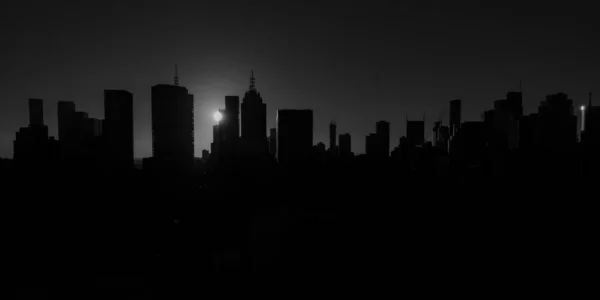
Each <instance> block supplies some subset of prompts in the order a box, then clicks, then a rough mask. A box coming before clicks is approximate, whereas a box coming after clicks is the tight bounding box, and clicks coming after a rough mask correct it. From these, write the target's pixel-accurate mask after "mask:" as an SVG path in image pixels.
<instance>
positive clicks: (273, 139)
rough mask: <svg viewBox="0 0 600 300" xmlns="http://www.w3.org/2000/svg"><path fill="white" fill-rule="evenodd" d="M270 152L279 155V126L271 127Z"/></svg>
mask: <svg viewBox="0 0 600 300" xmlns="http://www.w3.org/2000/svg"><path fill="white" fill-rule="evenodd" d="M269 154H271V155H273V156H275V157H276V156H277V128H271V130H270V134H269Z"/></svg>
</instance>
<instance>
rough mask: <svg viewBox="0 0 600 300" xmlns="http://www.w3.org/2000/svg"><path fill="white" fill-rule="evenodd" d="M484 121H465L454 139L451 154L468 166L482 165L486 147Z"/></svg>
mask: <svg viewBox="0 0 600 300" xmlns="http://www.w3.org/2000/svg"><path fill="white" fill-rule="evenodd" d="M485 133H486V127H485V123H484V122H474V121H470V122H464V123H462V125H461V130H460V132H459V133H457V135H456V136H455V138H454V139H453V141H452V147H451V151H452V152H451V154H452V155H453V156H454V157H457V158H458V159H459V160H460V161H461V162H462V163H463V164H464V165H466V166H476V165H479V166H480V165H481V164H482V163H483V160H484V153H485V147H486V137H485Z"/></svg>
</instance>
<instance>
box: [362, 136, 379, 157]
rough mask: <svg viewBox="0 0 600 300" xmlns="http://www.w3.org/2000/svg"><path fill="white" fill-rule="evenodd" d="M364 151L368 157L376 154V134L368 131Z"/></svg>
mask: <svg viewBox="0 0 600 300" xmlns="http://www.w3.org/2000/svg"><path fill="white" fill-rule="evenodd" d="M365 153H366V154H367V155H368V156H369V157H375V156H377V134H375V133H369V134H367V136H366V137H365Z"/></svg>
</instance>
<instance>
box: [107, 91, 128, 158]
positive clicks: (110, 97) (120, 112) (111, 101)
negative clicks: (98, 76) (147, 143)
mask: <svg viewBox="0 0 600 300" xmlns="http://www.w3.org/2000/svg"><path fill="white" fill-rule="evenodd" d="M103 131H104V137H105V141H106V150H107V158H108V161H109V163H110V164H111V167H115V168H124V169H129V168H133V94H132V93H130V92H128V91H124V90H105V91H104V129H103Z"/></svg>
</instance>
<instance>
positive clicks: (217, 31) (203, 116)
mask: <svg viewBox="0 0 600 300" xmlns="http://www.w3.org/2000/svg"><path fill="white" fill-rule="evenodd" d="M294 2H295V4H290V3H287V1H275V2H274V3H267V2H262V1H243V2H237V1H189V2H188V1H186V2H176V1H160V2H152V3H150V1H134V2H131V1H129V2H128V1H24V0H19V1H6V0H5V1H2V2H1V4H0V25H1V29H0V33H1V36H2V41H1V43H2V44H1V45H0V46H1V47H0V70H1V71H0V157H12V153H13V149H12V141H13V140H14V137H15V132H16V131H17V130H18V128H19V127H21V126H26V125H27V124H28V114H27V99H28V98H32V97H39V98H42V99H44V100H45V102H44V104H45V106H44V109H45V111H44V116H45V122H46V124H48V125H49V127H50V133H51V135H57V117H56V103H57V101H59V100H70V101H75V103H76V106H77V109H78V110H83V111H87V112H89V113H90V116H92V117H98V118H103V117H104V112H103V99H102V97H103V90H104V89H127V90H129V91H131V92H132V93H134V105H135V107H134V110H135V112H134V113H135V155H136V157H145V156H149V155H150V154H151V142H150V140H151V139H150V137H151V133H150V122H151V120H150V87H151V86H152V85H155V84H158V83H172V81H173V65H174V64H175V63H177V64H179V66H180V82H181V85H183V86H186V87H187V88H188V89H189V90H190V92H191V93H192V94H194V96H195V123H196V128H195V130H196V136H195V138H196V155H197V156H200V154H201V151H202V149H206V148H209V146H210V142H211V141H212V128H211V126H212V124H213V120H212V117H211V116H212V112H214V111H215V110H216V109H217V108H220V107H224V96H225V95H240V96H243V92H244V91H245V89H246V88H247V86H248V77H249V75H250V70H251V69H254V70H255V75H256V77H257V81H256V82H257V88H258V90H259V92H260V93H261V95H262V96H263V99H264V101H265V102H266V103H267V109H268V111H267V114H268V123H267V125H268V126H269V127H273V126H274V125H275V116H276V110H277V109H282V108H311V109H314V115H315V143H316V142H318V141H323V142H325V141H326V140H327V135H328V133H327V130H328V129H327V124H328V122H329V121H331V120H336V121H337V123H338V132H339V133H345V132H350V133H351V134H352V147H353V150H354V151H355V152H359V153H361V152H364V137H365V135H366V134H367V133H369V132H373V131H374V130H375V122H376V121H378V120H388V121H390V122H391V134H392V141H391V144H392V146H395V145H397V143H398V138H399V137H400V136H401V135H403V134H404V132H405V126H404V118H405V114H406V115H408V118H409V119H417V118H422V117H423V114H426V116H427V120H428V126H427V133H429V131H430V128H431V123H432V122H433V121H434V119H438V118H439V116H440V114H441V113H442V112H444V122H445V123H446V122H447V121H448V101H449V100H451V99H456V98H460V99H463V115H464V119H466V120H479V119H480V114H481V113H482V112H483V110H485V109H488V108H491V107H492V102H493V101H494V100H497V99H501V98H503V97H504V95H505V93H506V92H507V91H509V90H515V89H517V88H518V86H519V80H522V81H523V90H524V106H525V112H526V113H531V112H533V111H535V110H536V107H537V105H538V103H539V102H540V101H541V100H543V98H544V96H545V95H546V94H549V93H555V92H558V91H563V92H566V93H568V94H569V95H570V96H571V98H572V99H573V100H574V101H575V103H577V104H580V103H583V102H585V101H587V93H588V92H589V91H590V90H592V91H596V94H598V95H600V58H599V55H600V42H599V40H600V38H599V36H600V18H599V17H598V13H597V11H596V10H595V8H594V7H593V6H592V4H583V2H582V4H578V2H577V1H561V2H560V3H558V2H557V3H556V4H552V3H549V2H548V1H536V2H525V1H501V2H500V1H495V2H492V3H488V2H490V1H485V2H484V3H485V4H483V3H480V1H463V2H458V1H407V2H401V1H390V2H379V1H360V2H356V3H355V4H352V3H353V2H350V1H339V2H327V3H326V2H323V1H315V2H307V1H294ZM449 2H452V3H449ZM586 2H590V3H593V2H591V1H586ZM208 3H211V4H208ZM598 101H600V100H598Z"/></svg>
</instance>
